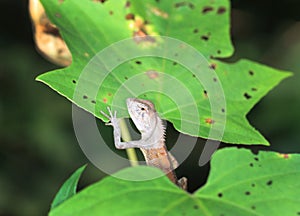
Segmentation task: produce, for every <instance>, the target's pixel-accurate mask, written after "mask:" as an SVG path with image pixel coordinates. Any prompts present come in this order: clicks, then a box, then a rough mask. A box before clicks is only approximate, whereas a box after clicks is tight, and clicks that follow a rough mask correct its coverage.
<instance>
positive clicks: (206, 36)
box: [201, 35, 209, 41]
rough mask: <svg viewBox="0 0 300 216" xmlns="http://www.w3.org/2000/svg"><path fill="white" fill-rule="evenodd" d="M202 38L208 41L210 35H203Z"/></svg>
mask: <svg viewBox="0 0 300 216" xmlns="http://www.w3.org/2000/svg"><path fill="white" fill-rule="evenodd" d="M201 39H202V40H204V41H208V40H209V36H208V35H202V36H201Z"/></svg>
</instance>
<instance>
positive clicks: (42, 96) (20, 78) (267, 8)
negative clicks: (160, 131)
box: [0, 0, 300, 216]
mask: <svg viewBox="0 0 300 216" xmlns="http://www.w3.org/2000/svg"><path fill="white" fill-rule="evenodd" d="M232 5H233V10H232V38H233V42H234V45H235V47H236V52H235V55H234V56H233V57H232V58H230V59H227V61H236V60H237V59H240V58H248V59H251V60H254V61H257V62H260V63H263V64H267V65H269V66H272V67H276V68H279V69H284V70H290V71H293V72H294V76H293V77H291V78H289V79H287V80H285V81H284V82H282V83H281V84H280V85H279V86H278V87H277V88H275V89H274V90H273V91H272V92H270V94H268V95H267V96H266V97H265V98H264V99H263V100H262V101H261V102H260V103H259V104H258V105H257V106H256V107H255V108H254V109H253V110H252V111H251V113H250V114H249V115H248V117H249V120H250V122H251V123H252V124H253V125H254V126H255V127H256V128H257V129H259V130H260V131H261V132H262V134H264V135H265V136H266V137H267V138H268V140H269V141H270V142H271V143H272V146H271V149H273V150H276V151H280V152H300V142H299V141H300V136H299V122H300V112H299V110H300V90H299V88H300V13H299V11H300V1H299V0H287V1H284V2H283V1H271V0H260V1H259V0H251V1H250V0H244V1H238V0H233V1H232ZM0 8H1V13H0V17H1V19H0V22H1V34H0V45H1V46H0V47H1V48H0V59H1V64H0V99H1V100H0V123H1V124H0V147H1V150H0V215H1V216H2V215H46V214H47V211H48V210H49V206H50V203H51V200H52V199H53V197H54V195H55V193H56V192H57V190H58V189H59V187H60V186H61V184H62V183H63V182H64V180H65V179H66V178H67V177H68V176H69V175H70V174H71V173H72V172H73V171H74V170H75V169H77V168H78V167H79V166H81V165H83V164H85V163H89V162H88V160H87V159H86V157H85V156H84V154H83V153H82V151H81V149H80V147H79V145H78V144H77V140H76V137H75V135H74V132H73V126H72V119H71V109H72V107H71V104H70V102H69V101H67V100H66V99H65V98H63V97H61V96H60V95H58V94H57V93H56V92H54V91H52V90H51V89H50V88H48V87H47V86H45V85H43V84H41V83H38V82H36V81H35V80H34V79H35V77H36V76H37V75H38V74H41V73H43V72H46V71H49V70H53V69H55V68H56V66H55V65H52V64H51V63H49V62H47V61H46V60H45V59H44V58H43V57H41V56H40V55H39V54H38V53H37V52H36V50H35V46H34V43H33V39H32V28H31V23H30V19H29V15H28V11H27V1H16V0H1V1H0ZM110 133H111V130H110V129H109V132H108V134H110ZM170 136H172V130H169V132H168V137H170ZM199 143H200V144H201V142H199ZM200 144H199V145H200ZM200 150H201V147H198V148H197V149H196V150H195V152H194V153H193V154H192V155H191V157H190V158H189V160H188V161H187V162H186V163H185V164H183V168H182V169H180V170H179V172H182V173H184V174H185V175H186V176H188V177H189V178H190V179H191V188H192V189H193V190H194V189H196V188H197V187H198V186H199V185H200V184H202V183H203V182H204V181H205V175H206V174H207V169H208V167H206V168H198V167H197V160H198V158H199V154H200V152H197V151H200ZM102 176H103V173H101V172H100V171H99V170H98V169H96V168H95V167H94V166H93V165H91V164H90V165H89V166H88V168H87V170H86V172H85V173H84V176H83V178H82V180H81V181H80V186H81V187H83V186H85V185H87V184H90V183H92V182H94V181H96V180H97V179H100V178H101V177H102ZM199 176H202V178H201V177H199ZM199 182H201V183H199Z"/></svg>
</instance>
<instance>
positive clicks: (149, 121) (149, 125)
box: [126, 98, 157, 133]
mask: <svg viewBox="0 0 300 216" xmlns="http://www.w3.org/2000/svg"><path fill="white" fill-rule="evenodd" d="M126 103H127V108H128V112H129V115H130V117H131V119H132V121H133V122H134V124H135V126H136V127H137V129H138V130H139V131H140V132H141V133H147V132H152V130H153V129H154V128H155V127H156V124H157V113H156V110H155V107H154V105H153V103H151V102H150V101H148V100H142V99H137V98H128V99H127V100H126Z"/></svg>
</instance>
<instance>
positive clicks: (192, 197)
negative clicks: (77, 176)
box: [50, 148, 300, 216]
mask: <svg viewBox="0 0 300 216" xmlns="http://www.w3.org/2000/svg"><path fill="white" fill-rule="evenodd" d="M299 167H300V156H299V155H296V154H291V155H280V154H278V153H273V152H260V153H259V154H258V155H253V154H252V153H251V152H250V151H249V150H244V149H237V148H228V149H223V150H220V151H218V152H217V153H215V155H214V156H213V159H212V169H211V173H210V175H209V178H208V181H207V183H206V185H204V187H203V188H201V189H200V190H198V191H196V192H195V193H194V194H188V193H186V192H184V191H183V190H181V189H179V188H177V187H176V186H175V185H173V184H172V183H171V182H170V181H169V180H168V179H167V178H166V177H161V178H157V179H153V180H149V181H126V180H123V179H128V178H129V177H130V178H132V179H135V178H136V179H140V178H149V179H151V177H153V178H155V177H156V176H157V175H159V174H160V171H159V170H157V169H154V168H151V167H141V166H140V167H135V168H129V169H125V170H122V171H120V172H119V173H118V174H116V175H115V177H107V178H105V179H103V180H102V181H100V182H98V183H95V184H94V185H91V186H89V187H88V188H86V189H84V190H83V191H81V192H79V193H78V194H77V195H75V196H74V197H72V198H71V199H69V200H67V201H66V202H64V203H63V204H61V205H60V206H58V207H57V208H54V209H53V210H52V211H51V212H50V215H51V216H55V215H198V216H200V215H274V216H276V215H297V214H298V215H299V213H300V206H299V203H300V197H299V193H300V182H299V178H300V170H299Z"/></svg>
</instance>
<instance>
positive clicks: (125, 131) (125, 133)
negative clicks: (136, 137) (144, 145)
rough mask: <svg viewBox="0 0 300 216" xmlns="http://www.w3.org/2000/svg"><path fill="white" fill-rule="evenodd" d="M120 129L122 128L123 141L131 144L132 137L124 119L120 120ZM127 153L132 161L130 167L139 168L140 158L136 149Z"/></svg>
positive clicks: (130, 149) (131, 149)
mask: <svg viewBox="0 0 300 216" xmlns="http://www.w3.org/2000/svg"><path fill="white" fill-rule="evenodd" d="M119 123H120V128H121V134H122V139H123V141H124V142H129V141H131V136H130V133H129V131H128V127H127V125H126V122H125V120H124V118H122V119H120V122H119ZM126 153H127V157H128V159H129V161H130V165H131V166H138V165H139V162H138V158H137V155H136V152H135V150H134V148H128V149H126Z"/></svg>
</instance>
